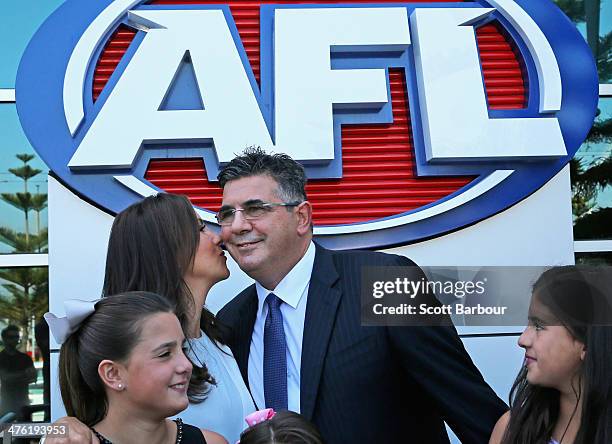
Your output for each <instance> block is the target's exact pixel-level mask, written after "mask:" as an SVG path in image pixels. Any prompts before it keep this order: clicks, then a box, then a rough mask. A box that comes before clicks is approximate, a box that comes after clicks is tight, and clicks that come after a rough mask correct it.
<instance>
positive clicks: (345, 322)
mask: <svg viewBox="0 0 612 444" xmlns="http://www.w3.org/2000/svg"><path fill="white" fill-rule="evenodd" d="M219 180H220V183H221V186H222V187H223V203H222V207H221V209H220V211H219V213H218V219H219V222H220V224H221V236H222V238H223V240H224V242H225V245H226V247H227V249H228V250H229V252H230V254H231V255H232V257H233V258H234V259H235V260H236V261H237V262H238V264H239V266H240V267H241V269H242V270H244V271H245V272H246V273H247V274H248V275H249V276H251V277H252V278H253V279H255V281H256V284H254V285H252V286H250V287H249V288H247V289H246V290H244V291H243V292H242V293H240V294H239V295H238V296H237V297H236V298H235V299H233V300H232V301H231V302H229V303H228V304H227V305H226V306H225V307H224V308H223V309H222V310H221V311H220V312H219V314H218V317H219V319H220V321H221V322H222V323H223V324H225V325H226V326H227V327H228V328H229V332H228V338H227V339H228V342H229V345H230V347H231V348H232V351H233V353H234V356H235V358H236V360H237V362H238V366H239V368H240V371H241V373H242V376H243V378H244V380H245V382H246V383H247V385H248V386H249V388H250V390H251V392H252V394H253V397H254V399H255V402H256V404H257V405H258V407H259V408H264V407H274V408H277V409H278V408H280V409H283V408H288V409H289V410H294V411H298V412H299V413H301V414H302V415H304V416H305V417H306V418H307V419H309V420H311V421H312V422H314V424H315V425H316V426H317V427H318V428H319V429H320V431H321V434H322V436H323V437H324V438H325V440H326V441H327V442H328V443H330V444H334V443H398V442H401V443H404V442H407V443H426V444H430V443H431V444H435V443H445V442H448V437H447V434H446V430H445V428H444V423H443V421H446V422H447V423H448V424H449V426H450V427H451V428H452V429H453V431H455V433H456V434H457V435H458V436H459V438H460V439H461V441H462V443H486V442H488V438H489V435H490V433H491V430H492V429H493V426H494V424H495V422H496V421H497V419H498V418H499V417H500V416H501V415H502V413H503V412H504V411H505V410H506V409H507V407H506V406H505V404H504V403H503V402H502V401H501V400H500V399H499V398H498V397H497V396H496V395H495V394H494V392H493V391H492V390H491V388H490V387H489V386H488V385H487V384H486V383H485V381H484V380H483V378H482V376H481V375H480V373H479V371H478V370H477V369H476V367H475V366H474V364H473V363H472V361H471V359H470V358H469V356H468V354H467V352H466V351H465V349H464V347H463V344H462V343H461V340H460V339H459V337H458V336H457V333H456V331H455V329H454V328H453V327H443V326H438V327H364V326H362V325H361V300H360V297H361V289H360V286H361V272H362V268H363V267H366V266H410V265H412V266H413V265H414V263H413V262H412V261H410V260H409V259H407V258H405V257H402V256H395V255H388V254H382V253H376V252H366V251H330V250H327V249H325V248H323V247H321V246H319V245H316V244H314V243H313V242H312V208H311V205H310V203H309V202H308V201H307V199H306V194H305V189H304V187H305V183H306V177H305V174H304V170H303V168H302V167H301V166H300V165H299V164H297V163H296V162H294V161H293V160H292V159H291V158H289V157H288V156H286V155H278V154H277V155H268V154H266V153H265V152H263V151H262V150H259V149H248V150H246V151H245V152H244V153H243V155H241V156H238V157H237V158H235V159H234V160H233V161H232V162H230V163H229V164H228V165H227V166H226V167H225V168H224V169H223V170H222V171H221V173H220V174H219Z"/></svg>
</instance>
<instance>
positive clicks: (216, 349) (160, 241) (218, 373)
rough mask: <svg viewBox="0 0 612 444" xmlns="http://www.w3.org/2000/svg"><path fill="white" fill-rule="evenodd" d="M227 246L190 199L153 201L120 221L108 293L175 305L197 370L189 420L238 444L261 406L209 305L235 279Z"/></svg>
mask: <svg viewBox="0 0 612 444" xmlns="http://www.w3.org/2000/svg"><path fill="white" fill-rule="evenodd" d="M220 243H221V240H220V238H219V236H217V235H216V234H215V233H214V232H212V231H210V230H209V229H208V228H207V227H206V225H205V224H204V223H202V221H200V220H199V218H198V217H197V215H196V213H195V211H194V209H193V206H192V205H191V203H190V202H189V200H188V199H187V198H186V197H185V196H178V195H174V194H166V193H160V194H158V195H155V196H149V197H146V198H145V199H143V200H142V201H141V202H138V203H136V204H134V205H132V206H130V207H128V208H126V209H125V210H123V211H122V212H120V213H119V214H118V215H117V217H116V218H115V221H114V222H113V226H112V228H111V234H110V239H109V242H108V253H107V258H106V273H105V278H104V289H103V295H104V296H106V295H112V294H117V293H122V292H126V291H149V292H153V293H157V294H159V295H161V296H163V297H164V298H165V299H166V300H167V301H168V302H169V303H170V304H171V305H172V306H173V307H174V310H175V314H176V316H177V317H178V319H179V321H180V324H181V326H182V329H183V332H184V334H185V337H186V338H187V341H186V354H187V357H188V358H189V359H190V361H191V362H192V364H193V374H192V376H191V379H190V380H189V386H188V389H187V395H188V397H189V404H188V405H187V406H186V407H187V409H186V410H185V411H184V412H183V413H182V414H181V417H182V418H183V419H185V420H186V421H188V422H190V423H192V424H194V425H197V426H198V427H202V428H205V429H208V430H213V431H215V432H217V433H219V434H220V435H222V436H223V437H224V438H225V439H226V440H227V441H228V442H230V443H235V442H236V441H237V440H238V438H239V436H240V433H241V432H242V430H244V426H245V424H244V417H245V416H246V415H248V414H249V413H252V412H253V411H254V410H255V405H254V403H253V400H252V398H251V395H250V394H249V392H248V390H247V388H246V385H245V384H244V381H243V379H242V376H241V375H240V370H239V369H238V365H237V364H236V361H235V359H234V357H233V355H232V352H231V350H230V349H229V347H227V346H226V345H225V344H224V341H223V338H222V335H221V331H220V329H219V326H218V325H217V323H216V320H215V317H214V316H213V314H212V313H210V312H209V311H208V310H207V309H206V308H205V307H204V304H205V302H206V296H207V295H208V292H209V290H210V289H211V287H212V286H213V285H214V284H216V283H217V282H219V281H222V280H224V279H226V278H227V277H228V276H229V270H228V268H227V265H226V257H225V254H224V252H223V250H222V249H221V247H220ZM62 421H63V422H67V424H68V425H69V427H70V431H71V434H74V436H75V439H70V441H69V442H70V443H72V442H78V441H77V438H78V439H81V440H82V441H83V442H89V441H88V433H89V431H88V430H87V429H85V428H84V427H83V426H82V425H80V424H79V423H78V422H77V421H74V420H70V419H63V420H62ZM52 442H62V441H52Z"/></svg>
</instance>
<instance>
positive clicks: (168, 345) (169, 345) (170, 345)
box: [153, 341, 176, 353]
mask: <svg viewBox="0 0 612 444" xmlns="http://www.w3.org/2000/svg"><path fill="white" fill-rule="evenodd" d="M173 347H176V341H170V342H164V343H163V344H161V345H159V346H157V347H155V348H154V349H153V353H156V352H158V351H162V350H163V349H166V348H173Z"/></svg>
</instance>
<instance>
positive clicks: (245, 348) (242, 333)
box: [234, 285, 257, 390]
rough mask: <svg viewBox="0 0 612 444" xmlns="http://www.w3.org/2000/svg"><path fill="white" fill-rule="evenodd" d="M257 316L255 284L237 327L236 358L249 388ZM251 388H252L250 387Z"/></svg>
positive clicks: (235, 338) (243, 307)
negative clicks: (250, 360) (252, 344)
mask: <svg viewBox="0 0 612 444" xmlns="http://www.w3.org/2000/svg"><path fill="white" fill-rule="evenodd" d="M256 316H257V291H256V290H255V285H253V286H252V287H251V288H250V291H249V295H248V297H247V299H246V302H245V303H244V305H243V306H242V309H241V310H240V316H239V318H238V325H237V326H236V328H235V332H236V333H235V337H234V341H235V342H234V344H235V350H234V354H235V358H236V362H237V363H238V368H239V369H240V374H241V375H242V379H244V383H245V384H246V386H247V388H249V352H250V350H251V336H252V334H253V327H254V325H255V317H256ZM249 390H250V388H249Z"/></svg>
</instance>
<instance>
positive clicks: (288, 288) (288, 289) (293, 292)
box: [255, 241, 316, 314]
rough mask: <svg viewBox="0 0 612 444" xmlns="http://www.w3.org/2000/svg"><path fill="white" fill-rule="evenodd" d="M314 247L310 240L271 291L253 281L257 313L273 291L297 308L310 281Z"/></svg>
mask: <svg viewBox="0 0 612 444" xmlns="http://www.w3.org/2000/svg"><path fill="white" fill-rule="evenodd" d="M315 253H316V248H315V244H314V242H312V241H310V245H309V246H308V250H306V254H304V256H302V259H300V260H299V261H298V263H297V264H295V265H294V267H293V268H292V269H291V271H289V273H287V275H286V276H285V277H284V278H283V279H282V280H281V281H280V282H279V283H278V285H277V286H276V288H275V289H274V290H273V291H272V292H271V291H270V290H268V289H266V288H264V287H263V286H262V285H261V284H260V283H259V282H255V289H256V290H257V298H258V311H257V312H258V313H259V314H262V313H263V305H264V302H265V300H266V297H267V296H268V295H269V294H270V293H274V294H275V295H276V296H278V298H280V300H282V301H283V302H284V303H286V304H287V305H290V306H291V307H293V308H294V309H296V308H297V306H298V304H299V303H300V299H301V298H302V294H303V293H304V290H305V289H306V286H307V285H308V283H309V282H310V276H311V275H312V268H313V266H314V260H315Z"/></svg>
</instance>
